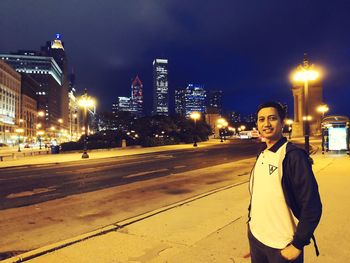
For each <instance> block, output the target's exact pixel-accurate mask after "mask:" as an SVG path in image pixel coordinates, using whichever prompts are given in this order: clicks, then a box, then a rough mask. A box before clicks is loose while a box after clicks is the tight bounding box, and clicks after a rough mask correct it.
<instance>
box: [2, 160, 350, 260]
mask: <svg viewBox="0 0 350 263" xmlns="http://www.w3.org/2000/svg"><path fill="white" fill-rule="evenodd" d="M313 159H314V163H315V164H314V167H313V169H314V172H315V175H316V177H317V180H318V183H319V188H320V193H321V198H322V202H323V207H324V212H323V216H322V219H321V222H320V225H319V227H318V228H317V231H316V233H315V235H316V238H317V241H318V245H319V249H320V253H321V254H320V256H319V257H318V258H317V257H316V256H315V253H314V249H313V246H312V245H310V246H308V247H307V248H306V252H305V259H306V260H305V262H320V263H326V262H327V263H332V262H337V263H338V262H342V263H343V262H344V263H346V262H350V252H349V249H348V247H349V245H348V244H349V241H350V238H349V237H350V229H349V228H348V227H347V225H348V222H349V219H350V211H349V208H350V206H349V205H348V200H349V199H350V191H349V187H350V173H349V172H348V171H349V169H350V157H349V156H347V155H345V154H343V155H335V154H327V155H324V156H323V155H321V154H319V153H317V154H316V155H314V156H313ZM248 202H249V193H248V184H247V183H243V184H239V185H232V186H229V187H225V188H223V189H220V190H218V191H213V192H212V193H207V194H205V195H202V196H198V197H196V198H193V199H191V200H187V201H185V202H181V203H178V204H174V205H172V206H171V207H168V208H162V209H159V210H157V211H152V212H151V213H149V214H147V215H141V216H140V217H138V218H131V219H129V220H126V221H123V222H118V224H117V225H114V226H108V227H107V228H105V229H101V230H99V231H97V232H96V233H95V237H91V236H93V234H92V233H90V234H89V235H87V236H86V237H90V238H88V239H85V238H86V237H84V236H81V237H75V238H73V239H72V240H66V241H64V242H61V246H62V247H63V248H61V249H57V250H55V251H53V252H51V253H47V254H44V255H41V256H39V257H35V258H33V259H30V260H28V261H27V262H33V263H40V262H45V263H47V262H49V263H51V262H52V263H55V262H60V263H61V262H67V263H68V262H102V263H103V262H106V263H107V262H108V263H109V262H189V263H190V262H236V263H237V262H250V261H249V258H247V257H246V255H247V254H248V251H249V249H248V243H247V238H246V220H247V205H248ZM102 232H106V233H105V234H101V233H102ZM79 238H80V240H81V241H80V242H75V241H77V240H78V239H79ZM84 239H85V240H84ZM69 243H74V244H72V245H68V246H67V244H69ZM57 247H59V246H58V244H54V245H53V246H52V247H51V248H57ZM49 250H50V247H45V248H42V251H41V252H45V251H49ZM36 252H40V251H39V250H38V251H32V252H29V253H27V254H23V255H19V256H17V257H14V258H12V259H8V260H5V261H3V262H20V261H18V260H19V259H20V258H21V257H22V258H24V259H25V258H26V256H29V257H30V256H31V255H34V254H35V253H36Z"/></svg>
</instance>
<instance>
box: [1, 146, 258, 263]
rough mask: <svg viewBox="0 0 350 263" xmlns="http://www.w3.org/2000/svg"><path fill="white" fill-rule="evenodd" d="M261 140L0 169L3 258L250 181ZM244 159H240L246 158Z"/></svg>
mask: <svg viewBox="0 0 350 263" xmlns="http://www.w3.org/2000/svg"><path fill="white" fill-rule="evenodd" d="M257 148H258V145H257V143H255V142H251V141H236V142H234V143H225V144H223V145H218V146H211V147H207V148H194V149H191V150H177V151H168V152H162V153H151V154H143V155H134V156H128V157H126V156H124V157H114V158H106V159H98V160H90V161H89V162H88V163H87V162H84V163H82V162H69V163H62V164H55V165H36V166H27V167H17V168H7V169H1V170H0V182H1V193H0V226H1V228H0V235H1V237H2V238H1V240H0V248H1V249H0V258H1V255H2V257H8V256H11V255H14V254H18V253H20V252H23V251H27V250H30V249H34V248H37V247H40V246H44V245H47V244H50V243H53V242H57V241H59V240H63V239H67V238H69V237H72V236H76V235H79V234H82V233H86V232H88V231H91V230H94V229H97V228H100V227H103V226H106V225H109V224H112V223H115V222H117V221H120V220H123V219H126V218H130V217H133V216H135V215H139V214H142V213H145V212H147V211H151V210H154V209H157V208H159V207H162V206H165V205H168V204H172V203H175V202H178V201H180V200H184V199H186V198H189V197H192V196H196V195H198V194H201V193H204V192H207V191H210V190H212V189H216V188H219V187H223V186H226V185H230V184H233V183H237V182H245V181H247V180H248V174H249V171H250V168H251V164H252V160H251V161H242V160H244V159H247V158H250V157H254V156H255V154H256V152H257ZM240 160H241V161H240Z"/></svg>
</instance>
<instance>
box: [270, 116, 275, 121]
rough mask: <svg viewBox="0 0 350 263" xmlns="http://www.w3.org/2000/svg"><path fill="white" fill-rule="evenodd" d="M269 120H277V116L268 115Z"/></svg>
mask: <svg viewBox="0 0 350 263" xmlns="http://www.w3.org/2000/svg"><path fill="white" fill-rule="evenodd" d="M269 120H270V121H275V120H277V117H276V116H271V117H269Z"/></svg>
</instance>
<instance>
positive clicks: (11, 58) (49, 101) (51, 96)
mask: <svg viewBox="0 0 350 263" xmlns="http://www.w3.org/2000/svg"><path fill="white" fill-rule="evenodd" d="M0 58H1V59H2V60H3V61H5V62H6V63H7V64H9V65H11V66H12V67H13V68H15V69H16V71H17V72H20V73H26V74H28V75H30V76H31V77H32V78H33V79H34V80H35V81H37V82H38V83H39V89H38V90H36V95H37V96H38V111H43V112H44V113H45V121H44V122H43V123H42V125H43V129H44V130H46V131H47V132H48V131H50V127H54V126H57V125H58V120H59V119H60V118H61V85H62V70H61V69H60V67H59V66H58V65H57V63H56V61H55V60H54V59H53V58H52V57H44V56H40V55H39V54H38V53H36V52H27V51H19V52H18V53H17V54H13V55H8V54H0Z"/></svg>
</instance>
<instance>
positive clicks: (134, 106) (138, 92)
mask: <svg viewBox="0 0 350 263" xmlns="http://www.w3.org/2000/svg"><path fill="white" fill-rule="evenodd" d="M142 89H143V85H142V82H141V80H140V78H139V76H136V78H135V79H134V80H133V82H132V84H131V111H132V113H134V114H135V115H136V116H137V117H141V116H142V115H143V91H142Z"/></svg>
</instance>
